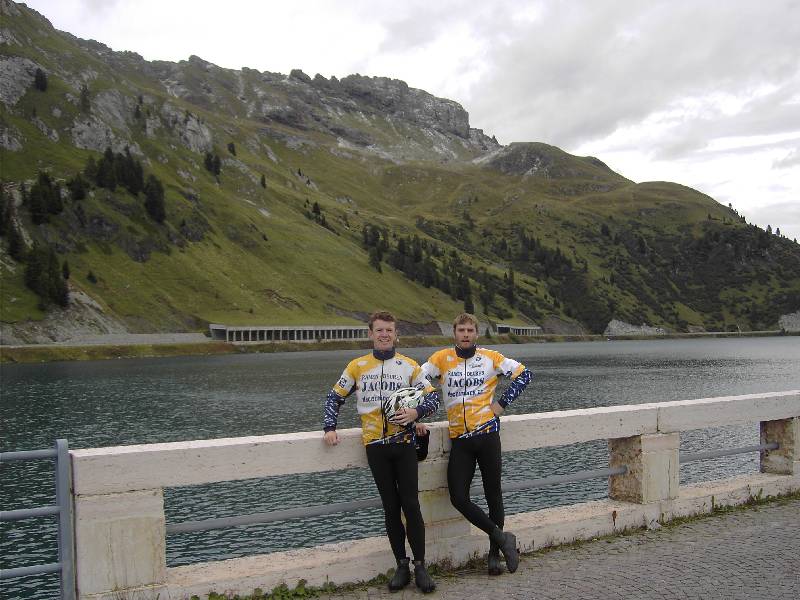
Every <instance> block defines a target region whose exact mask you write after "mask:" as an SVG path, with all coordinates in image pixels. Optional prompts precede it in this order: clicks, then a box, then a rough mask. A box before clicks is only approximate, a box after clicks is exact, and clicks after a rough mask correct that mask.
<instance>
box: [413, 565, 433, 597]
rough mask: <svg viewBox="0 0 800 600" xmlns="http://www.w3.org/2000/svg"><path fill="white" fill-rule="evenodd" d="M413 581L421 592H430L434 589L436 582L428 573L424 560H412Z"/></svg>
mask: <svg viewBox="0 0 800 600" xmlns="http://www.w3.org/2000/svg"><path fill="white" fill-rule="evenodd" d="M414 583H416V584H417V587H418V588H419V589H420V591H421V592H422V593H423V594H430V593H431V592H432V591H434V590H435V589H436V584H435V583H434V582H433V579H431V576H430V575H429V574H428V569H426V568H425V563H424V562H417V561H414Z"/></svg>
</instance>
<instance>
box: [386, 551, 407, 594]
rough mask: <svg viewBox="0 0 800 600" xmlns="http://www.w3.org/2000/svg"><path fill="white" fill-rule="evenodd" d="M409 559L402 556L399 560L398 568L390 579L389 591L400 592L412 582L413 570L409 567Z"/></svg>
mask: <svg viewBox="0 0 800 600" xmlns="http://www.w3.org/2000/svg"><path fill="white" fill-rule="evenodd" d="M408 562H409V560H408V559H407V558H401V559H400V560H398V561H397V569H395V572H394V576H393V577H392V579H391V580H390V581H389V591H390V592H399V591H400V590H402V589H403V588H404V587H406V586H407V585H408V584H409V583H410V582H411V570H410V569H409V568H408Z"/></svg>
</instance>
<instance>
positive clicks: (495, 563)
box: [486, 542, 503, 575]
mask: <svg viewBox="0 0 800 600" xmlns="http://www.w3.org/2000/svg"><path fill="white" fill-rule="evenodd" d="M486 562H487V563H488V567H489V575H502V574H503V565H501V564H500V549H499V548H498V547H497V545H496V544H495V543H494V542H492V543H491V545H490V546H489V558H488V560H487V561H486Z"/></svg>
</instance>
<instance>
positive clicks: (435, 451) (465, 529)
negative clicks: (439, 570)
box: [419, 427, 470, 561]
mask: <svg viewBox="0 0 800 600" xmlns="http://www.w3.org/2000/svg"><path fill="white" fill-rule="evenodd" d="M430 435H431V439H430V442H429V446H428V458H427V459H425V460H424V461H422V462H421V463H419V504H420V509H421V510H422V519H423V520H424V521H425V541H426V546H427V554H429V555H430V556H429V560H431V561H436V560H440V559H441V558H444V555H441V556H440V554H441V553H442V552H445V553H447V551H448V550H449V548H448V546H450V544H448V543H447V541H448V539H453V538H458V537H460V536H465V535H469V533H470V524H469V521H467V520H466V519H464V517H462V516H461V513H459V512H458V511H457V510H456V509H455V508H453V505H452V504H451V503H450V493H449V491H448V489H447V461H448V458H449V456H448V452H449V449H450V441H449V440H448V434H447V428H446V427H443V428H432V429H431V434H430Z"/></svg>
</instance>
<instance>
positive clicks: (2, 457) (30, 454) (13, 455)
mask: <svg viewBox="0 0 800 600" xmlns="http://www.w3.org/2000/svg"><path fill="white" fill-rule="evenodd" d="M57 456H58V451H57V450H56V449H55V448H45V449H44V450H18V451H15V452H0V463H2V462H12V461H16V460H39V459H40V458H56V457H57Z"/></svg>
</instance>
